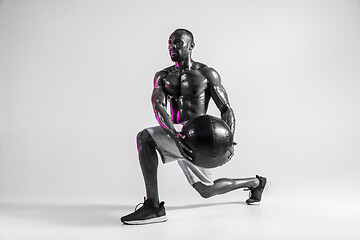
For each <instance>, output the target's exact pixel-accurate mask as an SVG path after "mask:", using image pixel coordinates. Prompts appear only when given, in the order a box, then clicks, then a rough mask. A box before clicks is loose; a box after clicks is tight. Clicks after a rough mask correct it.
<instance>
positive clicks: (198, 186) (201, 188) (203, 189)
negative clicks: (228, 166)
mask: <svg viewBox="0 0 360 240" xmlns="http://www.w3.org/2000/svg"><path fill="white" fill-rule="evenodd" d="M193 187H194V188H195V190H196V191H197V192H198V193H199V194H200V196H201V197H203V198H210V197H212V196H214V194H213V191H212V186H206V185H205V184H202V183H200V182H197V183H195V184H194V185H193Z"/></svg>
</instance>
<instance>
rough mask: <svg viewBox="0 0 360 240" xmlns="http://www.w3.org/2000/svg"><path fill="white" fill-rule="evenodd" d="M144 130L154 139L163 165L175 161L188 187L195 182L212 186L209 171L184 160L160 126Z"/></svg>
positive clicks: (173, 142)
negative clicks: (188, 184)
mask: <svg viewBox="0 0 360 240" xmlns="http://www.w3.org/2000/svg"><path fill="white" fill-rule="evenodd" d="M146 130H147V131H148V132H149V133H150V135H151V137H152V138H153V139H154V141H155V143H156V146H157V150H158V152H159V154H160V156H161V159H162V161H163V163H168V162H173V161H177V162H178V164H179V165H180V167H181V169H182V170H183V172H184V174H185V176H186V178H187V180H188V181H189V183H190V185H193V184H194V183H197V182H201V183H203V184H205V185H213V184H214V182H213V180H212V174H211V170H210V169H208V168H203V167H199V166H196V165H194V164H192V163H191V162H190V161H188V160H187V159H186V158H184V157H183V156H182V155H181V153H180V151H179V149H178V148H177V146H176V143H175V141H174V140H173V139H172V138H171V137H170V135H169V134H167V133H166V131H165V130H164V129H163V128H162V127H161V126H156V127H151V128H146Z"/></svg>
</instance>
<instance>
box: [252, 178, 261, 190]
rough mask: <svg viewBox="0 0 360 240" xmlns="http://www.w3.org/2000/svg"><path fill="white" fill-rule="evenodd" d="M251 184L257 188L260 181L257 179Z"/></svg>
mask: <svg viewBox="0 0 360 240" xmlns="http://www.w3.org/2000/svg"><path fill="white" fill-rule="evenodd" d="M251 184H252V186H251V187H252V188H256V187H257V186H259V184H260V181H259V179H257V178H255V179H254V180H253V181H251Z"/></svg>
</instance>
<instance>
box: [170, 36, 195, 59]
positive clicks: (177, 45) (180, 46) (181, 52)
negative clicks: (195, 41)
mask: <svg viewBox="0 0 360 240" xmlns="http://www.w3.org/2000/svg"><path fill="white" fill-rule="evenodd" d="M191 50H192V47H191V38H190V37H189V36H188V35H187V34H185V33H183V32H174V33H173V34H171V35H170V37H169V53H170V57H171V60H172V61H174V62H176V61H181V60H183V59H184V58H185V57H186V56H188V55H189V54H190V52H191Z"/></svg>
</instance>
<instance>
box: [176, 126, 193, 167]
mask: <svg viewBox="0 0 360 240" xmlns="http://www.w3.org/2000/svg"><path fill="white" fill-rule="evenodd" d="M184 138H185V136H184V135H182V134H181V133H177V134H176V135H175V139H174V140H175V143H176V146H177V147H178V149H179V151H180V153H181V155H183V156H184V157H185V158H186V159H187V160H189V161H192V160H193V156H194V155H193V154H194V151H193V150H192V149H191V148H190V147H189V146H187V145H186V144H185V142H184Z"/></svg>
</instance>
